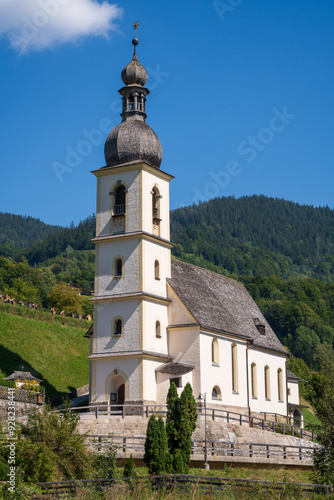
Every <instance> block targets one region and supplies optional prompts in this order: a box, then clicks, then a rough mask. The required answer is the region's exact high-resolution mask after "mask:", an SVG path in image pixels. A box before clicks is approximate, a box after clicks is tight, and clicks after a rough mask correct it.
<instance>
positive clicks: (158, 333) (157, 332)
mask: <svg viewBox="0 0 334 500" xmlns="http://www.w3.org/2000/svg"><path fill="white" fill-rule="evenodd" d="M155 336H156V337H158V338H160V337H161V325H160V321H156V322H155Z"/></svg>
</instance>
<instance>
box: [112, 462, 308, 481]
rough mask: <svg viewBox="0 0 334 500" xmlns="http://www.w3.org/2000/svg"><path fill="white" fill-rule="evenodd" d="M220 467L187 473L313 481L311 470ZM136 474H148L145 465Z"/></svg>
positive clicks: (121, 469)
mask: <svg viewBox="0 0 334 500" xmlns="http://www.w3.org/2000/svg"><path fill="white" fill-rule="evenodd" d="M219 465H221V468H219V469H210V470H209V471H206V470H205V469H197V468H191V469H190V471H189V474H190V475H192V476H214V477H228V478H232V479H258V480H261V481H276V482H281V481H282V482H283V481H284V482H288V483H309V484H312V483H313V479H312V474H313V471H312V470H302V469H297V468H294V469H288V468H285V467H280V468H261V467H257V466H256V464H255V465H254V467H240V466H238V465H235V464H222V463H220V464H219ZM118 471H119V475H120V476H122V473H123V468H121V467H119V469H118ZM136 472H137V476H148V475H149V473H148V470H147V468H146V467H136Z"/></svg>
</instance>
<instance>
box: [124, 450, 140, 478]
mask: <svg viewBox="0 0 334 500" xmlns="http://www.w3.org/2000/svg"><path fill="white" fill-rule="evenodd" d="M136 475H137V473H136V467H135V463H134V461H133V457H132V453H131V455H130V458H129V459H128V460H127V462H126V464H125V466H124V471H123V476H124V477H131V476H136Z"/></svg>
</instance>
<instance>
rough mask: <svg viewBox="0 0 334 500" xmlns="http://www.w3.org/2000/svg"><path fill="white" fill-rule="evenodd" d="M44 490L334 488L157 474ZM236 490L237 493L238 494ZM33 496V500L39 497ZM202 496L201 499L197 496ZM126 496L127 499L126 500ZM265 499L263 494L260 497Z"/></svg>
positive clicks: (292, 493) (272, 491)
mask: <svg viewBox="0 0 334 500" xmlns="http://www.w3.org/2000/svg"><path fill="white" fill-rule="evenodd" d="M37 484H38V486H39V487H40V488H41V489H42V494H44V495H52V497H53V496H58V495H59V496H60V495H65V494H72V495H73V494H75V495H76V496H77V495H78V493H79V491H80V488H86V489H87V488H91V489H95V490H99V491H101V489H103V488H108V487H112V489H113V492H114V493H116V492H119V493H120V494H121V493H124V494H125V496H127V495H126V494H127V493H128V492H129V491H131V492H135V493H137V496H138V498H140V497H142V496H143V497H144V496H145V498H146V494H145V493H149V492H152V491H156V490H159V491H160V492H161V493H162V492H164V493H169V492H173V491H176V492H178V491H179V492H180V494H181V492H189V493H192V494H193V495H195V496H193V497H192V498H203V496H202V495H203V494H206V493H218V492H225V493H228V492H231V491H233V492H236V493H237V492H238V491H239V492H240V493H241V492H248V491H249V492H250V493H254V492H256V493H257V494H261V493H266V496H267V498H277V492H282V493H286V494H288V495H289V498H297V497H298V498H300V495H301V493H304V492H305V493H306V492H307V493H318V494H322V495H324V494H325V495H327V496H329V495H330V494H331V493H332V492H333V491H334V487H333V486H332V485H327V484H306V483H283V482H274V481H259V480H255V479H232V478H226V477H222V478H221V477H214V476H191V475H184V474H171V475H158V476H146V477H136V476H135V477H131V478H113V479H83V480H81V481H54V482H48V483H37ZM235 490H237V491H235ZM39 495H40V494H38V495H33V496H32V497H31V498H32V499H37V498H40V496H39ZM197 495H199V496H197ZM125 496H124V498H125ZM261 496H262V495H261Z"/></svg>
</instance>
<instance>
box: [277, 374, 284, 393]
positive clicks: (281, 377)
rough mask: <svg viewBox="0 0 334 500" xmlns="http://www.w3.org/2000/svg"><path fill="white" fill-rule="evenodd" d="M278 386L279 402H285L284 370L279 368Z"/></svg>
mask: <svg viewBox="0 0 334 500" xmlns="http://www.w3.org/2000/svg"><path fill="white" fill-rule="evenodd" d="M277 385H278V400H279V401H284V391H283V370H282V368H279V369H278V370H277Z"/></svg>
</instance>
